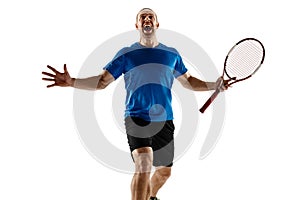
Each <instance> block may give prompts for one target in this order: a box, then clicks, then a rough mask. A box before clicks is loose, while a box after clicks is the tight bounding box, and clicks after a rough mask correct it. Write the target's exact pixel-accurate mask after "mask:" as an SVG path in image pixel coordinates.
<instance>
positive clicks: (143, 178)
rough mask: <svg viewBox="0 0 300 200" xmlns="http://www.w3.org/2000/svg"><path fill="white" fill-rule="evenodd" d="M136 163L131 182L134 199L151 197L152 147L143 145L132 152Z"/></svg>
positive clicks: (142, 199) (143, 199)
mask: <svg viewBox="0 0 300 200" xmlns="http://www.w3.org/2000/svg"><path fill="white" fill-rule="evenodd" d="M132 156H133V159H134V163H135V174H134V176H133V178H132V182H131V195H132V198H131V199H132V200H148V199H149V198H150V173H151V167H152V162H153V152H152V148H151V147H142V148H139V149H135V150H134V151H133V152H132Z"/></svg>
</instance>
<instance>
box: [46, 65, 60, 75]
mask: <svg viewBox="0 0 300 200" xmlns="http://www.w3.org/2000/svg"><path fill="white" fill-rule="evenodd" d="M47 67H48V68H49V69H51V70H52V71H53V72H54V73H56V74H57V73H59V71H57V70H56V69H54V68H53V67H51V66H50V65H47Z"/></svg>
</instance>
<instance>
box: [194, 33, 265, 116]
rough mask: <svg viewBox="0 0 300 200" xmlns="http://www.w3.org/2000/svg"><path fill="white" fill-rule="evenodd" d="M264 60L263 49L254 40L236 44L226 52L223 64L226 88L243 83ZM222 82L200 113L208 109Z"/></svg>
mask: <svg viewBox="0 0 300 200" xmlns="http://www.w3.org/2000/svg"><path fill="white" fill-rule="evenodd" d="M264 58H265V48H264V46H263V44H262V43H261V42H260V41H259V40H257V39H255V38H245V39H243V40H241V41H239V42H238V43H236V44H235V45H234V46H233V47H232V48H231V49H230V50H229V52H228V54H227V56H226V58H225V62H224V70H223V74H222V77H223V79H224V76H225V75H226V76H227V77H228V83H227V87H229V86H231V85H232V84H234V83H237V82H240V81H244V80H246V79H248V78H250V77H251V76H253V75H254V74H255V73H256V72H257V70H258V69H259V68H260V66H261V65H262V64H263V62H264ZM222 85H223V82H220V85H219V87H217V89H216V91H215V92H214V93H213V94H212V95H211V97H210V98H209V99H208V100H207V101H206V103H205V104H204V105H203V106H202V108H200V109H199V111H200V112H201V113H204V111H205V110H206V109H207V108H208V106H209V105H210V104H211V103H212V102H213V101H214V99H215V98H216V97H217V96H218V94H219V93H220V91H221V89H220V88H221V86H222Z"/></svg>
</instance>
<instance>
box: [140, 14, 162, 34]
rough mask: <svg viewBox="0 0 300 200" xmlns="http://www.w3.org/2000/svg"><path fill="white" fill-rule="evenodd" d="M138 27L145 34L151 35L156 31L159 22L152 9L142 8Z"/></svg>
mask: <svg viewBox="0 0 300 200" xmlns="http://www.w3.org/2000/svg"><path fill="white" fill-rule="evenodd" d="M135 26H136V28H137V29H138V30H140V31H142V32H143V33H144V34H146V35H149V34H152V33H154V32H155V30H156V29H157V28H158V26H159V23H158V22H157V19H156V15H155V13H154V12H153V11H152V10H148V9H145V10H142V11H141V12H139V14H138V16H137V22H136V25H135Z"/></svg>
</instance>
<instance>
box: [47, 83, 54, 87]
mask: <svg viewBox="0 0 300 200" xmlns="http://www.w3.org/2000/svg"><path fill="white" fill-rule="evenodd" d="M53 86H56V84H55V83H54V84H52V85H47V88H51V87H53Z"/></svg>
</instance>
